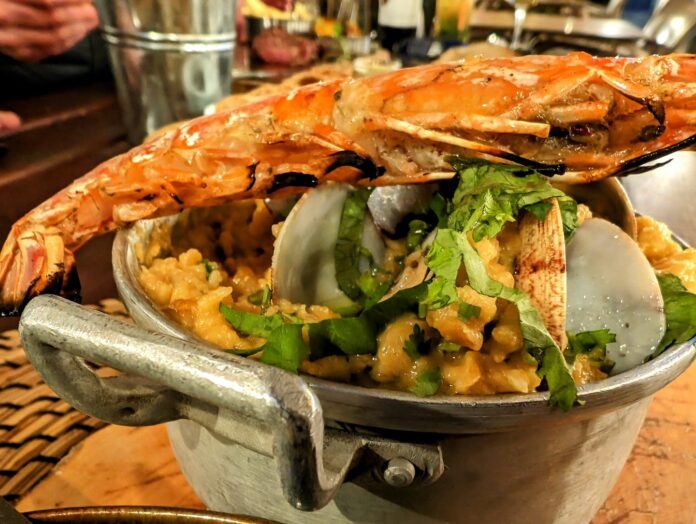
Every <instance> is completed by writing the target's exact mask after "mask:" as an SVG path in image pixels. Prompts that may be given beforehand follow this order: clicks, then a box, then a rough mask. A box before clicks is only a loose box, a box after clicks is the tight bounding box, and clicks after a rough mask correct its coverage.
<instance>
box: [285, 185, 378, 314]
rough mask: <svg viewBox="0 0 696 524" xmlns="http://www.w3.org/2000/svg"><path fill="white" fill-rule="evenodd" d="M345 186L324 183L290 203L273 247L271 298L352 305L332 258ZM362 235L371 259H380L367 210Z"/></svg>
mask: <svg viewBox="0 0 696 524" xmlns="http://www.w3.org/2000/svg"><path fill="white" fill-rule="evenodd" d="M350 191H352V189H351V188H350V186H348V185H342V184H326V185H323V186H320V187H317V188H316V189H313V190H311V191H308V192H307V193H305V194H304V195H303V196H302V198H300V200H299V201H298V202H297V204H295V206H294V207H293V208H292V211H290V214H289V215H288V218H287V219H286V220H285V222H284V223H283V225H282V227H281V229H280V232H279V234H278V238H277V239H276V242H275V246H274V251H273V259H272V262H271V278H272V286H273V297H274V299H276V300H277V299H281V298H283V299H286V300H289V301H291V302H293V303H295V304H307V305H312V304H318V305H323V306H328V307H330V308H332V309H335V308H345V307H350V306H351V305H352V301H351V300H350V298H349V297H347V296H346V295H345V294H344V293H343V292H342V291H341V290H340V289H339V287H338V282H337V281H336V264H335V262H334V248H335V245H336V239H337V237H338V228H339V225H340V222H341V214H342V211H343V203H344V202H345V200H346V198H347V197H348V194H349V192H350ZM362 240H363V246H365V247H366V248H367V249H368V250H369V251H370V253H372V256H373V257H374V260H375V262H376V263H377V264H380V265H381V264H382V263H383V261H384V254H385V249H386V248H385V245H384V242H383V240H382V238H381V237H380V235H379V231H378V230H377V228H376V227H375V225H374V223H373V222H372V220H371V218H370V217H369V213H367V216H366V219H365V225H364V230H363V239H362ZM361 269H363V270H364V269H366V268H361Z"/></svg>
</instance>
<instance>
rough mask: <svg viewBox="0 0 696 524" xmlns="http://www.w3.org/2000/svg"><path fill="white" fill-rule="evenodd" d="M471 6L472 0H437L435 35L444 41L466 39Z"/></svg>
mask: <svg viewBox="0 0 696 524" xmlns="http://www.w3.org/2000/svg"><path fill="white" fill-rule="evenodd" d="M473 8H474V0H437V3H436V5H435V35H436V36H437V37H438V38H440V39H441V40H445V41H460V42H466V41H468V40H469V21H470V19H471V11H472V10H473Z"/></svg>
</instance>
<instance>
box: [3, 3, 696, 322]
mask: <svg viewBox="0 0 696 524" xmlns="http://www.w3.org/2000/svg"><path fill="white" fill-rule="evenodd" d="M574 51H585V52H588V53H591V54H593V55H599V56H616V55H619V56H644V55H646V54H650V53H668V52H694V51H696V0H606V1H604V0H598V1H589V0H237V2H235V1H234V0H94V1H93V2H92V1H91V0H0V79H1V81H0V239H4V238H5V236H6V234H7V232H8V231H9V228H10V226H11V224H12V223H13V222H14V221H16V220H17V219H18V218H19V217H21V216H22V215H23V214H24V213H25V212H26V211H28V210H29V209H31V208H32V207H34V206H35V205H37V204H38V203H39V202H41V201H43V200H44V199H46V198H47V197H49V196H50V195H52V194H54V193H55V192H57V191H58V190H59V189H60V188H62V187H64V186H65V185H67V184H68V183H70V182H71V181H72V180H73V179H75V178H77V177H78V176H81V175H82V174H84V173H86V172H88V171H89V170H90V169H92V168H93V167H94V166H95V165H97V164H98V163H99V162H101V161H103V160H105V159H107V158H110V157H112V156H114V155H116V154H119V153H121V152H123V151H125V150H127V149H128V148H129V147H130V146H131V145H133V144H136V143H139V142H141V141H142V140H143V139H144V138H145V137H146V136H147V135H148V134H150V133H152V132H154V131H156V130H157V129H159V128H161V127H162V126H165V125H166V124H168V123H171V122H176V121H180V120H184V119H187V118H192V117H195V116H198V115H201V114H204V113H210V112H213V111H215V110H216V108H217V109H224V108H225V107H232V106H234V105H235V104H237V103H238V101H237V100H238V99H236V98H234V97H235V96H237V95H238V94H240V93H245V92H248V91H250V90H253V89H256V91H254V92H255V93H259V94H260V95H261V94H263V93H264V89H266V88H267V86H268V85H269V84H271V85H276V84H279V83H280V84H282V85H286V86H287V87H288V89H289V88H290V87H295V86H298V85H303V84H307V83H310V82H314V81H319V80H325V79H331V78H337V77H343V78H345V77H350V76H363V75H371V74H377V73H380V72H384V71H391V70H395V69H398V68H400V67H404V66H410V65H416V64H421V63H426V62H431V61H436V60H466V59H472V58H475V57H495V56H502V57H505V56H514V55H523V54H529V53H535V54H565V53H568V52H574ZM230 95H232V98H228V97H229V96H230ZM221 100H222V102H221ZM110 243H111V237H105V238H101V239H98V240H97V241H95V242H93V243H91V244H90V245H89V246H87V248H86V249H84V250H82V251H80V254H79V259H80V260H79V266H80V268H81V271H82V277H83V282H85V284H86V285H85V288H84V300H85V302H88V303H91V302H94V301H96V300H97V299H100V298H103V297H108V296H115V293H116V292H115V289H114V287H113V282H112V280H111V271H110V262H109V257H110ZM10 325H11V323H10V321H7V320H1V319H0V329H2V328H4V327H9V326H10Z"/></svg>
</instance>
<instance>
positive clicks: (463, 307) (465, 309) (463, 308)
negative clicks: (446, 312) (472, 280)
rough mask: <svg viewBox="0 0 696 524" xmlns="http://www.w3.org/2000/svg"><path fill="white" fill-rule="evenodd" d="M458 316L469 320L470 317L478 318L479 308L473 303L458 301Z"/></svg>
mask: <svg viewBox="0 0 696 524" xmlns="http://www.w3.org/2000/svg"><path fill="white" fill-rule="evenodd" d="M458 313H459V318H461V319H462V320H469V319H471V318H478V317H479V315H480V314H481V308H480V307H478V306H474V305H473V304H467V303H466V302H460V303H459V310H458Z"/></svg>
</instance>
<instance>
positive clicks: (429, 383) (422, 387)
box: [408, 368, 442, 397]
mask: <svg viewBox="0 0 696 524" xmlns="http://www.w3.org/2000/svg"><path fill="white" fill-rule="evenodd" d="M441 382H442V376H441V375H440V370H439V369H437V368H436V369H432V370H428V371H423V372H422V373H420V374H419V375H418V377H416V383H415V384H414V385H413V386H411V387H410V388H408V390H409V391H410V392H411V393H413V394H414V395H418V396H419V397H429V396H431V395H434V394H435V393H437V390H438V389H440V383H441Z"/></svg>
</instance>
